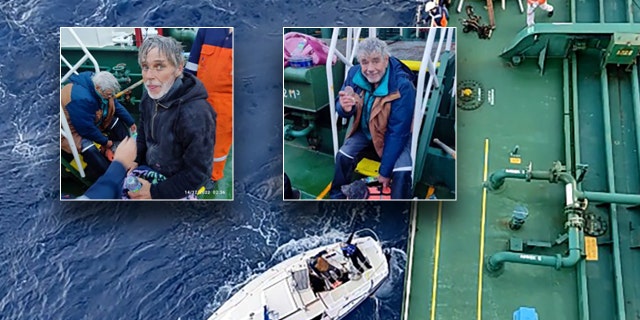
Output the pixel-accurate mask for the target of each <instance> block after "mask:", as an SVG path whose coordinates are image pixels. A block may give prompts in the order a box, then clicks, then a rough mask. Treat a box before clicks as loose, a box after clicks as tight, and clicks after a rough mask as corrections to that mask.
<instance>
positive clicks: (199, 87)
mask: <svg viewBox="0 0 640 320" xmlns="http://www.w3.org/2000/svg"><path fill="white" fill-rule="evenodd" d="M138 63H139V64H140V67H141V68H142V79H143V80H144V87H145V89H146V92H145V93H144V94H143V96H142V100H141V102H140V120H139V126H138V137H137V149H138V151H137V152H138V156H137V158H136V163H137V164H138V165H140V167H138V168H137V169H138V172H145V170H149V171H154V174H153V175H143V174H140V175H138V180H139V181H140V183H141V184H142V186H141V187H140V188H139V190H137V191H131V190H129V191H128V193H127V194H128V196H129V197H130V198H131V199H179V198H186V197H190V198H193V197H195V194H196V192H197V190H198V189H199V188H200V187H201V186H202V185H204V184H205V183H206V182H207V181H208V180H209V175H210V174H211V168H212V164H213V147H214V144H215V129H216V114H215V112H214V111H213V108H211V105H209V103H208V102H207V91H206V89H205V87H204V85H203V84H202V82H200V80H198V79H197V78H196V77H195V76H193V75H192V74H190V73H183V69H184V64H185V59H184V56H183V51H182V47H181V45H180V44H179V43H178V42H177V41H176V40H174V39H173V38H170V37H162V36H152V37H149V38H147V39H145V40H144V42H143V43H142V45H141V46H140V50H139V52H138ZM134 172H135V171H134ZM155 172H157V173H159V174H160V175H157V174H156V173H155ZM149 176H152V177H154V178H153V179H151V180H153V181H148V179H144V178H141V177H149ZM158 177H161V178H158Z"/></svg>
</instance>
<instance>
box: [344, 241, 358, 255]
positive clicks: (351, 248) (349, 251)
mask: <svg viewBox="0 0 640 320" xmlns="http://www.w3.org/2000/svg"><path fill="white" fill-rule="evenodd" d="M356 249H357V248H356V246H355V245H354V244H351V243H347V244H346V245H345V246H343V247H342V252H344V255H345V256H347V257H351V256H352V255H353V254H354V253H355V252H356Z"/></svg>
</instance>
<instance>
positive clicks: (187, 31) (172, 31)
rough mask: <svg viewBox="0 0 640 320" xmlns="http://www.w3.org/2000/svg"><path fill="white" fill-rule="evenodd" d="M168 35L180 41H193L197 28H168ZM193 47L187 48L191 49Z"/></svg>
mask: <svg viewBox="0 0 640 320" xmlns="http://www.w3.org/2000/svg"><path fill="white" fill-rule="evenodd" d="M165 30H167V31H168V32H167V33H168V36H170V37H172V38H174V39H176V40H178V41H180V42H189V43H193V41H194V40H195V38H196V30H194V29H191V28H167V29H165ZM190 49H191V47H189V48H187V50H190Z"/></svg>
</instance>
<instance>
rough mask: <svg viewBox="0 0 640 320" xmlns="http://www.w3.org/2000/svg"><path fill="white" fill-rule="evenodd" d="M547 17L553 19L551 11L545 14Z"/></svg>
mask: <svg viewBox="0 0 640 320" xmlns="http://www.w3.org/2000/svg"><path fill="white" fill-rule="evenodd" d="M547 17H549V18H551V17H553V10H551V11H549V13H547Z"/></svg>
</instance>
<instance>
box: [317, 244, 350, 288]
mask: <svg viewBox="0 0 640 320" xmlns="http://www.w3.org/2000/svg"><path fill="white" fill-rule="evenodd" d="M325 253H327V251H324V250H323V251H321V252H319V253H318V254H316V255H315V256H314V257H313V258H312V259H311V261H310V263H309V265H310V267H311V269H312V270H313V271H314V272H315V273H316V275H318V276H319V277H320V278H322V279H323V280H325V281H326V282H328V286H327V288H326V289H327V290H331V289H332V288H337V287H338V286H340V285H341V284H342V280H341V274H342V272H340V270H338V268H336V267H334V266H332V265H331V264H330V263H329V262H328V261H327V260H326V259H325V258H323V257H322V256H323V255H324V254H325Z"/></svg>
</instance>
